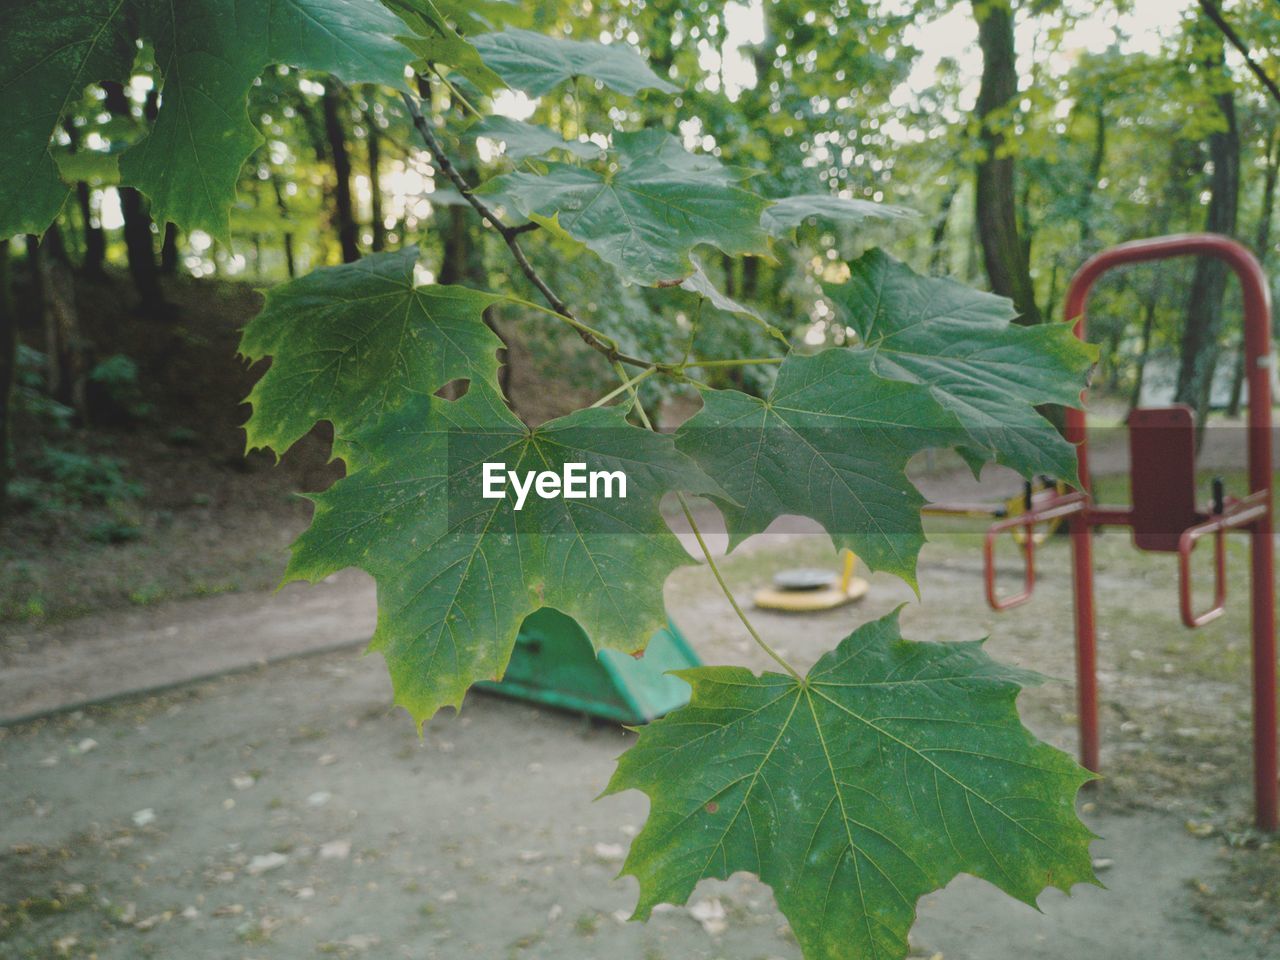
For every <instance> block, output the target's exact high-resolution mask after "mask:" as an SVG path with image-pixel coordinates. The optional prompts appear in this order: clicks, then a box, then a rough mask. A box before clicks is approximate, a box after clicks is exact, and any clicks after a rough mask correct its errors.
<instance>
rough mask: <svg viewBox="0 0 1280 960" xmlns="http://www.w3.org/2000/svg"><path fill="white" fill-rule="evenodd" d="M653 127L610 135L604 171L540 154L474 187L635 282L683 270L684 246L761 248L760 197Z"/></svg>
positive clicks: (662, 279) (765, 241)
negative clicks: (536, 168) (611, 151)
mask: <svg viewBox="0 0 1280 960" xmlns="http://www.w3.org/2000/svg"><path fill="white" fill-rule="evenodd" d="M657 133H658V135H657V136H654V135H652V133H647V135H644V136H640V135H630V136H629V135H625V134H618V135H615V137H614V147H615V150H616V157H617V162H616V163H615V164H614V165H613V166H612V167H610V168H609V169H607V170H605V171H604V172H599V171H596V170H592V169H589V168H587V167H579V166H574V165H572V164H567V163H548V164H547V165H546V173H545V174H541V175H540V174H534V173H527V172H525V171H516V172H514V173H508V174H505V175H504V176H500V177H496V178H494V179H493V180H490V181H489V182H488V183H486V184H485V185H484V186H483V187H482V188H481V190H480V191H479V192H481V193H485V194H490V195H493V196H495V197H496V198H498V199H499V200H500V201H501V202H502V203H505V204H509V205H511V206H514V207H515V208H516V209H517V210H519V211H520V213H521V214H523V215H524V216H526V217H529V218H530V219H533V220H536V221H538V222H540V223H544V224H547V225H550V226H553V227H555V228H558V229H559V230H560V231H563V232H564V233H566V234H568V235H569V236H570V237H572V238H573V239H575V240H577V241H579V242H580V243H583V244H585V245H586V246H587V247H588V249H590V250H591V251H593V252H594V253H595V254H596V255H597V256H599V257H600V258H601V259H602V260H604V261H606V262H607V263H610V264H612V265H613V266H614V267H616V268H617V269H618V271H619V273H621V275H622V276H623V278H624V279H626V280H629V281H634V282H636V283H641V284H646V285H656V284H662V283H676V282H679V281H680V280H682V279H683V278H684V277H686V276H688V275H689V274H690V273H692V272H693V266H692V264H691V263H690V260H689V253H690V251H691V250H692V249H693V248H694V247H696V246H698V245H699V244H704V243H706V244H711V245H712V246H715V247H718V248H719V249H720V250H723V251H724V252H725V253H728V254H731V255H737V254H748V253H767V252H768V250H769V238H768V236H767V234H765V232H764V230H763V229H762V228H761V226H760V215H761V213H762V212H763V210H764V208H765V206H766V205H767V203H768V201H766V200H764V199H763V198H761V197H759V196H757V195H756V194H754V193H751V192H750V191H748V190H745V189H743V188H742V187H741V186H739V185H738V183H736V182H735V180H737V179H741V175H740V174H739V173H737V172H736V171H733V170H731V169H730V168H725V167H723V166H721V164H720V163H719V161H717V160H715V159H714V158H711V157H699V156H696V155H694V154H690V153H689V152H688V151H686V150H684V149H683V148H673V147H672V146H671V145H670V141H671V138H670V136H669V135H668V134H665V133H662V132H657Z"/></svg>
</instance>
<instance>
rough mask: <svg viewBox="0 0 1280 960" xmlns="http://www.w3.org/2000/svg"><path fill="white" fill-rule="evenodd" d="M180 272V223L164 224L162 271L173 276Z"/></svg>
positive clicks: (161, 250) (161, 256)
mask: <svg viewBox="0 0 1280 960" xmlns="http://www.w3.org/2000/svg"><path fill="white" fill-rule="evenodd" d="M177 272H178V225H177V224H176V223H166V224H165V225H164V240H163V241H162V242H161V244H160V273H161V274H162V275H163V276H166V277H172V276H173V275H175V274H176V273H177Z"/></svg>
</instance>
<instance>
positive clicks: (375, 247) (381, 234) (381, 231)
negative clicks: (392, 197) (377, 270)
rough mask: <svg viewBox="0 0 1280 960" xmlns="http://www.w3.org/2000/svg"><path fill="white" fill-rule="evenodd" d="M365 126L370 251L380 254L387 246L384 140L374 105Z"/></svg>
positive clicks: (366, 118) (368, 111) (366, 113)
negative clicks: (370, 231) (384, 203)
mask: <svg viewBox="0 0 1280 960" xmlns="http://www.w3.org/2000/svg"><path fill="white" fill-rule="evenodd" d="M364 125H365V128H366V129H367V131H368V133H367V140H366V146H367V147H368V151H369V154H368V156H369V213H370V220H371V221H372V222H371V223H370V227H371V228H372V233H373V236H372V239H371V240H370V242H369V249H371V250H372V251H373V252H374V253H378V252H380V251H382V250H385V249H386V246H387V225H386V223H384V222H383V214H382V138H381V137H380V136H379V135H378V117H377V114H376V113H374V110H373V105H372V104H370V105H369V109H368V110H366V111H365V112H364Z"/></svg>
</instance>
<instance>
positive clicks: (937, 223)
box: [929, 178, 960, 276]
mask: <svg viewBox="0 0 1280 960" xmlns="http://www.w3.org/2000/svg"><path fill="white" fill-rule="evenodd" d="M959 192H960V180H959V179H958V178H957V179H955V180H952V181H951V184H950V186H948V187H947V191H946V193H944V194H943V195H942V201H941V202H940V203H939V204H938V217H937V219H936V220H934V221H933V235H932V236H931V237H930V238H929V272H930V273H932V274H933V275H934V276H941V275H942V274H944V273H947V272H948V271H947V261H948V257H947V225H948V223H949V222H950V220H951V205H952V204H953V203H955V202H956V194H957V193H959Z"/></svg>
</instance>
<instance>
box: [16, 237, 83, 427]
mask: <svg viewBox="0 0 1280 960" xmlns="http://www.w3.org/2000/svg"><path fill="white" fill-rule="evenodd" d="M34 239H35V238H31V240H29V241H28V244H27V254H28V262H29V263H30V264H31V265H32V267H33V270H34V275H35V276H36V277H37V278H38V280H37V284H36V289H37V292H38V294H39V300H38V303H39V309H40V315H41V321H42V324H43V326H44V334H45V345H46V347H45V349H46V356H47V363H48V366H47V368H46V382H47V385H48V390H49V396H51V397H53V399H55V400H57V401H58V402H59V403H62V404H65V405H66V406H68V407H70V408H71V409H72V410H74V411H75V412H76V414H77V416H78V417H79V418H80V420H81V422H82V423H83V422H85V420H86V415H87V413H88V409H87V407H86V405H85V370H84V353H83V349H82V343H81V337H80V317H79V313H78V311H77V310H76V291H75V280H74V278H73V276H72V272H71V265H70V263H68V262H67V252H66V248H65V247H64V246H63V244H62V234H61V232H60V231H59V229H58V225H57V224H56V223H54V224H51V225H50V226H49V229H48V230H46V231H45V235H44V238H43V239H42V240H39V241H36V242H31V241H32V240H34Z"/></svg>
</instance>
